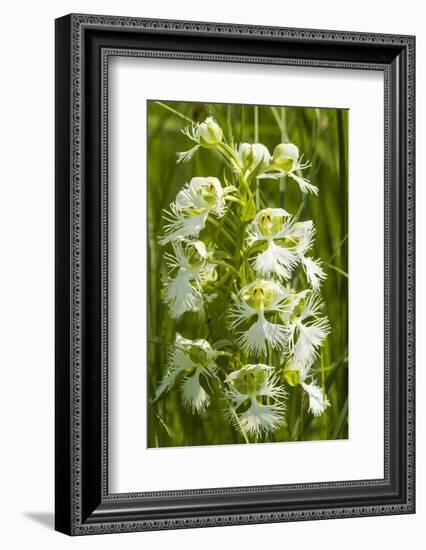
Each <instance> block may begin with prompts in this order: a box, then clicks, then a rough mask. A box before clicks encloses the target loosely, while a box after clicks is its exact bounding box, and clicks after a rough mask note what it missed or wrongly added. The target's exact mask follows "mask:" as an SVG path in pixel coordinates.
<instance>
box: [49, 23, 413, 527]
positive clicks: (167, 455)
mask: <svg viewBox="0 0 426 550" xmlns="http://www.w3.org/2000/svg"><path fill="white" fill-rule="evenodd" d="M414 50H415V39H414V37H412V36H397V35H380V34H363V33H352V32H351V33H348V32H341V31H321V30H304V29H288V28H277V27H253V26H244V25H228V24H218V23H200V22H187V21H168V20H147V19H136V18H135V19H132V18H124V17H115V16H114V17H109V16H95V15H93V16H92V15H74V14H72V15H68V16H65V17H63V18H60V19H58V20H57V21H56V529H57V530H59V531H61V532H64V533H66V534H69V535H85V534H99V533H118V532H125V531H144V530H156V529H178V528H188V527H203V526H218V525H238V524H247V523H266V522H285V521H299V520H310V519H327V518H343V517H359V516H372V515H384V514H406V513H414V511H415V499H414V493H415V480H414V462H415V452H414V162H415V159H414V152H415V146H414V139H415V136H414V132H415V113H414V107H415V96H414V93H415V91H414V68H415V59H414V55H415V52H414Z"/></svg>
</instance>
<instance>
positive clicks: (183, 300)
mask: <svg viewBox="0 0 426 550" xmlns="http://www.w3.org/2000/svg"><path fill="white" fill-rule="evenodd" d="M173 251H174V255H172V254H169V253H166V254H165V258H166V261H167V264H168V267H169V269H170V272H171V273H172V274H173V275H174V276H172V277H171V278H170V279H169V280H168V281H167V282H166V284H165V285H164V289H163V300H164V302H165V303H166V304H167V306H168V308H169V313H170V316H171V317H172V318H174V319H177V318H179V317H180V316H181V315H183V314H184V313H185V312H186V311H198V310H199V309H200V307H201V306H202V304H203V298H204V296H203V285H204V284H205V283H206V282H207V281H208V280H213V279H214V275H215V274H216V271H215V266H214V265H213V264H209V263H207V258H208V253H207V250H206V246H205V244H204V243H203V242H202V241H175V242H173Z"/></svg>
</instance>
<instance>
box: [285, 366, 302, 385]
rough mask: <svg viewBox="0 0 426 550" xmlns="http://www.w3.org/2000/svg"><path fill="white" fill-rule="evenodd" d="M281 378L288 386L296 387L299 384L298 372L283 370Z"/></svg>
mask: <svg viewBox="0 0 426 550" xmlns="http://www.w3.org/2000/svg"><path fill="white" fill-rule="evenodd" d="M283 378H284V380H285V381H286V382H287V384H288V385H289V386H292V387H294V386H297V385H298V384H300V371H298V370H287V369H284V372H283Z"/></svg>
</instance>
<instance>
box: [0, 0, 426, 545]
mask: <svg viewBox="0 0 426 550" xmlns="http://www.w3.org/2000/svg"><path fill="white" fill-rule="evenodd" d="M71 11H74V12H78V11H85V12H87V13H107V14H119V15H133V16H146V17H163V18H166V17H169V18H181V19H198V20H211V21H228V22H239V23H252V24H275V25H283V26H299V27H314V28H315V27H316V28H324V29H327V28H332V29H344V30H354V31H361V30H362V31H373V32H394V33H407V34H417V58H418V63H417V96H418V97H419V98H420V100H419V102H418V111H417V121H418V123H417V144H418V145H417V150H418V152H419V159H418V170H417V179H418V190H417V204H418V212H419V215H418V219H419V221H418V241H419V242H420V246H419V247H418V257H417V266H418V285H417V288H418V290H417V293H418V323H417V326H418V334H419V340H418V375H417V386H418V449H417V463H418V464H419V465H420V467H419V468H418V475H417V477H418V481H417V485H418V506H417V509H418V512H417V515H415V516H400V517H398V516H391V517H381V518H363V519H352V520H332V521H318V522H308V523H299V524H296V523H293V524H281V525H280V524H275V525H260V526H246V527H226V528H224V527H220V528H214V529H204V530H202V529H199V530H189V531H169V532H163V533H145V534H127V535H119V536H117V535H108V536H105V535H103V536H95V537H86V538H79V539H70V538H67V537H65V536H63V535H61V534H58V533H55V532H53V531H52V523H53V519H52V510H53V326H54V325H53V243H54V241H53V141H54V132H53V119H54V111H53V97H54V95H53V90H54V88H53V84H54V80H53V59H54V58H53V30H54V29H53V19H54V17H58V16H60V15H63V14H64V13H68V12H71ZM2 14H3V27H2V33H1V45H2V48H1V54H2V65H1V70H2V73H1V76H2V87H1V91H0V93H1V102H0V106H1V110H2V114H1V134H0V136H1V138H0V139H1V142H2V143H1V145H2V147H1V151H2V163H1V169H2V172H1V190H2V193H1V198H0V235H1V251H2V269H1V271H0V278H1V284H0V292H1V295H0V319H1V321H0V322H1V327H0V334H1V348H0V349H1V368H2V371H1V372H2V378H1V384H0V392H1V396H0V419H1V420H0V422H1V449H2V451H1V455H0V462H1V464H0V487H1V489H2V493H1V503H0V508H1V510H0V517H1V527H0V544H1V545H2V547H3V548H6V549H7V550H9V549H12V550H15V549H21V548H37V549H38V548H43V550H50V549H54V550H61V549H62V548H71V547H72V548H92V549H95V548H102V549H104V548H105V549H107V548H120V550H121V549H128V548H134V549H136V548H149V549H151V548H152V549H157V548H158V549H162V548H173V550H175V549H185V550H191V549H196V548H197V549H198V548H200V547H202V548H204V549H210V548H211V549H213V548H218V547H219V548H220V547H223V548H234V547H235V546H240V547H244V548H245V549H252V548H253V549H254V548H259V547H262V546H263V547H268V546H271V547H275V548H283V547H284V546H286V547H297V548H300V549H304V548H311V547H314V548H315V549H316V550H317V549H318V550H319V549H321V550H322V549H327V550H334V549H336V550H337V549H339V550H340V549H341V548H342V547H344V548H345V550H352V549H356V550H359V548H360V547H362V546H365V547H366V548H370V547H372V546H373V545H374V546H378V547H380V548H385V549H386V550H394V549H395V550H396V549H400V548H403V547H411V548H421V545H422V544H424V523H425V520H426V507H425V495H426V487H425V479H426V477H425V472H424V468H422V465H423V464H424V463H425V458H426V457H425V441H426V439H425V437H426V436H425V433H426V429H425V428H426V426H425V420H424V419H425V417H426V406H425V401H424V399H423V397H422V396H423V393H424V389H425V382H426V375H425V370H424V357H425V352H426V349H425V338H424V334H425V330H426V325H425V313H424V311H425V305H426V303H425V299H426V297H425V292H424V288H425V286H424V283H423V281H424V280H425V278H426V272H425V267H426V266H425V252H424V250H425V246H424V242H423V241H424V235H425V229H426V225H425V216H424V215H423V210H424V207H425V187H424V185H423V182H424V181H425V177H426V172H425V161H424V155H423V154H421V153H422V152H423V151H424V150H425V148H426V139H425V138H426V134H425V130H426V126H425V120H426V117H425V115H426V113H425V106H424V101H422V98H423V97H425V95H426V65H425V54H426V31H425V30H424V15H423V10H422V3H421V2H418V1H416V0H407V1H406V2H404V4H401V3H400V2H396V1H394V0H388V1H387V2H384V1H380V2H375V3H373V2H371V0H358V1H357V2H351V3H344V4H343V3H342V2H340V1H331V0H325V1H324V2H321V3H318V2H315V1H314V0H311V1H307V0H305V1H304V0H300V1H299V2H297V3H294V2H293V3H285V4H284V3H279V2H276V0H264V1H263V2H262V3H261V4H258V3H254V2H253V3H252V4H250V3H248V2H246V1H242V0H234V2H229V1H226V0H223V1H221V0H216V1H215V2H211V3H208V2H199V1H196V0H194V1H186V2H185V1H181V2H174V1H172V0H168V1H165V0H157V1H156V2H155V3H147V2H146V3H141V2H130V1H127V0H121V1H120V2H117V1H111V0H102V1H100V0H96V1H95V0H87V1H86V2H84V4H82V3H78V2H71V1H62V0H56V1H55V2H53V1H52V2H50V3H48V2H36V3H35V2H31V3H30V2H20V3H14V4H6V5H5V6H4V7H3V12H2ZM366 132H368V128H366ZM420 541H422V542H420Z"/></svg>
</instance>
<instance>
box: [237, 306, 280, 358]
mask: <svg viewBox="0 0 426 550" xmlns="http://www.w3.org/2000/svg"><path fill="white" fill-rule="evenodd" d="M287 339H288V331H287V328H286V327H284V326H283V325H277V324H275V323H271V322H269V321H267V320H266V319H265V317H264V315H263V313H259V314H258V318H257V321H256V322H255V323H253V325H252V326H251V327H250V328H249V329H248V330H247V331H245V332H242V333H241V334H240V335H239V336H238V338H237V343H238V344H239V345H240V346H241V347H242V349H243V350H244V351H245V352H246V353H253V354H255V355H260V354H262V353H263V354H266V351H267V348H266V343H267V342H269V343H270V344H271V346H272V347H273V348H274V349H278V350H282V349H284V348H285V346H286V344H287Z"/></svg>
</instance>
